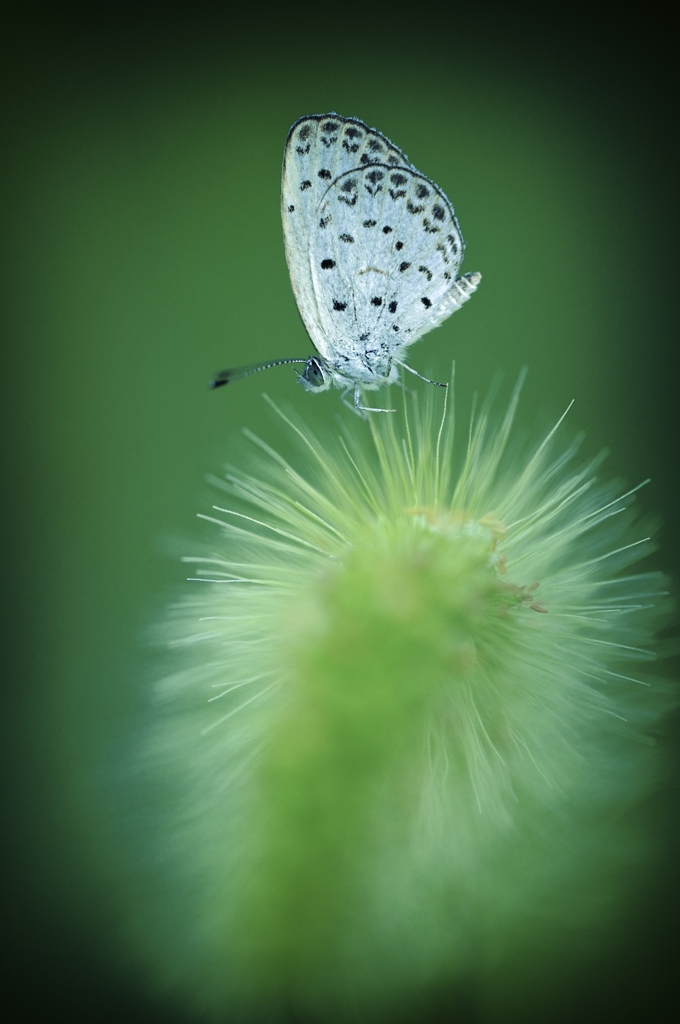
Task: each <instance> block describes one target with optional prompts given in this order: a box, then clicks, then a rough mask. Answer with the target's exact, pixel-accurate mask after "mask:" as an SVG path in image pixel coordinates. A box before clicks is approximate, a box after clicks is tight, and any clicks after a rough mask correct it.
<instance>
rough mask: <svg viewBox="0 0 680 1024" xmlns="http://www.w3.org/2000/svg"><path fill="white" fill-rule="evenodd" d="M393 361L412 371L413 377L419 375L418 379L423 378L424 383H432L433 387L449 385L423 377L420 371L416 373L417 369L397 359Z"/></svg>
mask: <svg viewBox="0 0 680 1024" xmlns="http://www.w3.org/2000/svg"><path fill="white" fill-rule="evenodd" d="M394 361H395V363H396V364H397V366H401V367H402V369H404V370H408V372H409V373H412V374H413V376H414V377H420V379H421V380H424V381H425V383H426V384H434V385H435V387H438V388H447V387H448V386H449V385H448V384H442V383H441V381H438V380H430V378H429V377H423V375H422V373H418V371H417V370H414V369H413V367H411V366H407V365H406V363H402V362H400V361H399V360H398V359H395V360H394ZM402 387H403V385H402ZM407 390H408V389H407Z"/></svg>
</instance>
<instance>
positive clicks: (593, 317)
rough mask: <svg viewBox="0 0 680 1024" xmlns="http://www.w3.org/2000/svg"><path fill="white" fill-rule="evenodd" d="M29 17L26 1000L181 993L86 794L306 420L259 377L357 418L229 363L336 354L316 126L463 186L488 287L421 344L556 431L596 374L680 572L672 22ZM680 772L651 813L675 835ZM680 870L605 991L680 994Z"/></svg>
mask: <svg viewBox="0 0 680 1024" xmlns="http://www.w3.org/2000/svg"><path fill="white" fill-rule="evenodd" d="M640 17H642V16H640ZM3 19H4V28H3V30H2V45H3V50H4V58H3V70H2V94H3V106H4V111H3V133H2V137H3V141H4V146H3V149H4V155H3V157H2V179H3V180H2V198H1V202H2V238H1V241H0V246H1V248H2V254H3V256H4V260H3V265H4V268H3V282H2V288H3V304H2V316H3V322H4V330H3V346H2V347H3V355H4V357H5V359H6V363H5V367H4V370H3V381H4V383H5V385H6V389H5V398H4V400H3V413H4V416H5V427H4V431H3V439H4V442H5V445H4V447H5V450H6V457H7V468H6V470H5V474H4V480H5V484H6V497H5V499H4V500H3V511H4V513H5V514H6V515H7V516H8V519H7V525H6V532H5V537H6V543H5V550H6V570H5V615H4V621H5V623H6V630H7V641H6V645H5V646H6V649H7V651H8V652H9V653H11V654H12V653H13V660H12V661H11V663H10V667H9V669H8V671H6V673H5V676H4V687H3V691H4V693H3V696H4V698H5V708H4V714H3V724H4V730H5V733H6V736H5V739H4V744H3V751H4V752H5V753H6V755H7V768H6V770H5V775H4V778H5V782H6V783H7V787H6V788H7V793H6V797H7V803H6V810H5V812H4V824H5V827H6V834H7V837H8V839H9V840H10V841H9V842H8V843H7V844H6V847H7V849H8V850H9V856H8V862H7V863H8V866H7V868H6V870H5V872H4V875H5V878H6V879H7V880H8V881H9V889H10V897H11V899H10V902H11V914H10V917H9V921H10V924H9V929H10V938H9V942H10V944H11V946H12V947H13V948H14V951H15V953H16V964H15V966H14V967H13V971H12V973H13V977H14V978H15V980H17V981H18V983H19V991H20V992H23V995H22V999H23V1002H24V1005H25V1007H26V1016H27V1017H28V1016H29V1010H30V1011H31V1012H32V1013H36V1012H38V1011H39V1012H41V1013H42V1014H43V1015H44V1016H43V1017H42V1019H45V1020H48V1019H53V1016H54V1017H56V1015H57V1013H58V1011H59V1010H63V1009H64V1008H68V1009H67V1012H68V1013H69V1015H70V1018H71V1019H72V1020H78V1021H79V1020H90V1019H92V1018H94V1017H96V1018H97V1019H99V1020H101V1019H109V1015H110V1017H111V1019H117V1018H118V1017H119V1016H120V1014H121V1013H125V1014H126V1015H128V1016H131V1015H133V1016H137V1017H138V1018H139V1019H143V1020H150V1021H151V1020H156V1019H159V1020H160V1019H163V1020H171V1019H174V1017H173V1014H174V1012H175V1011H174V1010H173V1009H172V1008H170V1007H167V1006H163V1005H162V1004H161V1003H160V1002H158V1001H156V1000H154V999H153V998H152V996H150V995H149V994H148V993H145V992H144V991H143V990H142V989H140V990H138V989H137V986H136V981H135V976H134V970H133V969H132V968H128V965H126V964H125V963H124V962H123V961H122V960H121V959H120V953H119V952H116V947H115V944H114V943H113V941H112V939H111V935H112V922H113V921H115V916H116V907H115V901H113V900H112V898H111V896H110V893H109V890H108V886H107V882H106V877H105V874H104V873H103V872H102V871H101V870H100V868H99V867H98V861H97V858H96V855H95V853H94V852H93V847H96V842H94V841H93V839H92V836H91V827H90V821H89V818H88V815H87V814H86V813H83V806H84V804H85V805H86V801H84V798H83V790H84V789H85V788H86V787H87V785H91V783H92V779H93V777H94V778H95V780H96V772H97V770H98V768H97V762H98V752H99V751H100V750H101V749H102V748H104V747H105V745H106V743H107V742H109V740H110V738H111V733H112V732H115V728H116V724H117V723H118V722H119V721H120V720H122V719H123V718H124V715H125V711H126V709H127V708H128V707H129V706H130V705H131V704H132V703H133V702H134V699H135V696H134V694H135V691H136V690H138V689H139V687H140V686H141V685H142V682H141V673H139V674H138V673H137V672H136V671H135V669H134V666H135V664H136V657H137V655H136V651H137V649H138V646H139V645H140V636H141V635H142V633H143V630H144V628H145V626H146V623H147V622H148V621H151V620H153V618H154V617H155V616H156V615H158V614H159V613H160V610H161V609H162V608H163V606H164V604H165V603H166V601H167V600H168V599H169V597H171V596H172V595H173V594H175V593H176V592H177V589H178V588H179V587H181V581H182V579H183V578H184V576H185V575H186V573H185V570H184V568H183V567H182V565H181V564H179V562H178V561H177V557H176V553H177V551H179V550H180V549H181V550H183V551H187V552H190V551H191V548H192V542H191V538H192V537H193V536H196V537H198V536H199V535H200V534H201V533H202V531H201V528H200V527H199V526H198V525H196V524H195V520H194V515H195V513H196V512H197V511H207V509H208V506H209V505H210V503H211V502H212V500H213V497H212V495H211V493H210V489H209V488H208V486H207V485H206V484H205V477H206V475H207V474H208V473H209V472H219V470H220V468H221V466H222V464H223V462H224V461H225V460H226V459H227V458H228V457H230V456H232V455H233V453H234V450H235V446H236V445H237V441H238V438H239V435H240V432H241V429H242V428H243V427H244V426H247V427H250V428H251V429H253V430H255V431H256V432H257V433H258V434H260V435H261V436H263V437H265V438H266V439H268V440H272V441H277V442H278V441H279V440H280V439H279V438H278V434H279V433H280V428H279V426H278V424H277V423H276V422H275V421H274V420H273V419H272V417H271V416H270V415H269V414H268V412H267V411H266V406H265V404H264V402H263V401H262V399H261V394H262V391H263V390H266V391H267V393H268V394H269V395H271V396H272V397H273V398H275V399H276V400H278V401H281V402H283V403H289V404H291V405H293V406H294V407H295V408H296V409H298V410H300V411H301V412H303V413H304V415H305V416H306V418H307V419H308V421H309V422H310V423H312V424H319V423H322V422H324V423H327V424H329V425H331V426H332V425H333V423H334V422H335V421H336V419H337V418H338V417H346V416H348V415H351V414H350V413H349V412H348V411H347V410H345V409H344V408H343V407H342V406H341V405H340V402H339V395H338V393H337V392H334V393H331V394H326V395H320V396H308V395H306V394H304V393H303V391H302V389H301V388H300V387H299V386H298V385H297V383H296V381H295V377H294V374H293V372H292V370H291V369H290V368H287V367H283V368H279V369H277V370H272V371H270V372H269V373H268V374H267V375H266V376H261V377H255V378H251V379H249V380H245V381H243V382H241V383H240V384H238V385H235V386H234V387H233V388H229V389H227V390H225V391H221V392H220V391H218V392H214V393H213V392H210V391H208V390H207V387H206V385H207V382H208V380H209V379H210V377H211V375H212V374H213V372H214V371H216V370H219V369H222V368H224V367H225V366H232V365H239V364H242V363H247V362H250V361H253V360H260V359H267V358H270V357H271V358H275V357H281V356H306V355H308V354H309V353H310V351H311V349H310V344H309V341H308V339H307V338H306V336H305V333H304V329H303V328H302V325H301V323H300V321H299V318H298V315H297V312H296V309H295V303H294V300H293V295H292V292H291V289H290V283H289V279H288V273H287V269H286V264H285V259H284V254H283V241H282V235H281V226H280V215H279V189H280V170H281V159H282V152H283V144H284V141H285V138H286V133H287V131H288V128H289V126H290V124H291V123H292V122H293V121H294V120H295V119H296V118H298V117H300V116H301V115H303V114H307V113H321V112H325V111H338V112H339V113H341V114H345V115H354V116H358V117H360V118H362V119H363V120H365V121H367V122H368V124H370V125H373V126H376V127H377V128H379V129H380V130H381V131H383V132H384V133H385V134H387V135H388V136H389V137H390V138H391V139H392V140H393V141H394V142H395V143H396V144H397V145H398V146H400V147H401V148H403V149H404V150H405V152H406V153H407V154H408V156H409V157H410V158H411V159H412V160H413V162H414V163H415V164H416V166H417V167H418V168H419V169H421V170H422V171H423V172H424V173H425V174H427V175H428V176H430V177H432V178H433V179H434V180H435V181H436V182H437V183H438V184H440V185H441V187H442V188H443V189H444V190H445V191H446V192H447V194H448V195H449V197H450V198H451V200H452V201H453V203H454V205H455V207H456V210H457V213H458V216H459V219H460V222H461V225H462V229H463V234H464V236H465V238H466V240H467V243H468V248H467V255H466V259H465V264H464V267H463V269H464V270H468V271H469V270H480V271H481V272H482V274H483V276H484V280H483V283H482V285H481V287H480V289H479V291H478V293H477V294H476V295H475V296H474V297H473V299H472V301H471V302H470V303H469V305H467V306H466V307H465V308H464V310H463V311H461V312H460V313H458V314H456V315H455V316H454V317H453V318H452V319H450V320H449V321H448V322H447V323H446V324H445V325H444V326H443V327H442V328H441V329H439V330H437V331H436V332H434V333H433V334H431V335H429V336H428V337H427V338H426V339H425V340H424V341H422V342H421V343H419V344H418V346H417V347H416V348H415V349H414V350H413V354H412V357H411V363H412V365H414V366H415V367H416V368H417V369H418V370H419V371H420V372H422V373H425V374H427V375H430V376H434V377H436V378H438V379H447V377H448V374H449V372H450V364H451V360H452V358H455V360H456V374H457V398H458V400H459V403H460V406H461V409H462V410H463V412H462V414H463V415H465V410H467V409H468V408H469V405H470V396H471V395H472V393H473V392H474V391H479V392H481V393H484V392H486V390H487V389H488V387H489V385H490V383H491V381H492V378H493V377H494V375H495V374H496V373H497V372H498V371H500V372H502V374H503V375H504V382H505V383H504V388H505V392H506V393H507V391H508V390H509V388H510V386H511V384H512V383H513V382H514V380H515V379H516V377H517V375H518V373H519V371H520V368H521V367H522V366H524V365H527V366H528V367H529V377H528V381H527V384H526V386H525V390H524V397H523V401H522V404H521V411H520V419H521V420H522V422H523V423H525V424H526V425H527V426H528V427H529V428H532V427H537V428H538V427H540V428H541V429H542V428H543V427H545V425H546V424H548V423H549V422H551V421H553V420H554V419H555V418H556V417H557V416H558V415H559V414H560V413H561V412H562V410H563V409H564V408H565V406H566V405H567V404H568V402H569V401H570V400H571V399H572V398H575V399H576V405H575V407H574V409H573V411H572V413H571V414H570V418H569V422H570V428H568V429H567V434H566V435H565V436H568V435H570V434H571V433H575V432H576V431H579V430H584V431H585V433H586V440H585V443H584V452H585V453H586V454H588V455H591V454H594V453H595V452H597V451H598V450H599V449H600V448H602V447H603V446H605V447H608V448H610V449H611V452H612V454H611V456H610V458H609V460H608V462H607V463H606V467H605V475H608V476H617V477H619V476H620V477H621V478H622V479H623V480H624V481H625V482H627V483H629V484H633V483H637V482H638V481H639V480H641V479H644V478H646V477H648V476H650V477H651V478H652V484H651V486H650V487H648V488H647V489H646V490H645V491H644V493H643V495H642V496H641V498H640V505H641V507H642V508H644V509H645V510H647V511H650V512H653V513H655V514H658V515H659V516H660V517H661V520H662V528H661V532H660V539H661V543H662V547H663V553H662V555H659V556H658V557H657V560H656V565H657V566H659V567H662V568H665V569H667V570H670V571H671V572H673V573H674V574H675V576H676V578H677V576H678V570H679V569H680V566H678V544H677V525H676V524H677V501H678V497H679V495H678V473H677V465H678V460H677V443H678V437H677V406H678V400H677V397H676V394H677V389H678V376H677V368H678V367H677V356H676V351H677V342H676V332H675V312H676V308H675V301H674V300H675V289H674V286H675V285H676V280H677V270H678V268H677V259H676V255H675V253H676V238H677V224H675V221H676V219H677V216H676V209H677V200H676V199H675V196H674V195H673V193H671V183H673V184H674V182H673V171H674V167H673V163H672V159H673V149H674V139H675V132H674V130H673V129H672V126H671V124H670V123H669V117H670V113H671V94H672V90H673V80H672V75H671V71H670V62H671V59H672V52H671V45H670V33H671V30H670V29H668V33H666V30H665V29H664V26H663V25H659V24H658V23H656V24H655V26H653V27H652V26H649V25H645V24H644V23H642V22H641V21H640V18H637V19H636V21H635V23H632V22H631V23H630V24H627V23H624V22H622V21H621V20H618V21H617V22H616V23H615V24H612V23H611V22H610V21H608V20H607V19H606V17H605V15H603V16H602V19H601V20H600V19H599V18H598V14H597V9H596V8H591V9H590V10H589V12H588V16H587V17H586V16H585V13H584V14H582V15H581V14H579V12H578V11H577V10H576V9H575V8H574V7H573V6H572V7H570V8H569V11H568V12H565V14H564V16H561V15H560V14H558V13H555V12H553V13H550V14H544V15H542V16H541V15H539V14H537V12H536V11H533V12H530V11H528V10H527V11H521V10H520V9H519V8H517V7H514V6H513V8H512V11H510V10H509V9H508V10H507V11H506V10H505V9H503V8H500V9H497V8H494V7H490V6H489V5H481V6H480V7H479V8H471V7H470V6H469V5H466V6H463V7H461V8H460V9H453V8H449V9H448V10H447V12H446V13H443V12H440V13H437V11H436V9H429V8H428V9H426V8H422V6H421V9H416V8H415V7H414V8H413V9H412V10H411V11H410V13H408V14H407V13H406V11H405V9H401V8H396V7H391V8H388V7H386V6H382V7H380V9H372V10H359V9H358V8H356V7H352V8H347V7H342V8H339V7H338V8H324V9H323V10H322V11H319V10H318V9H316V8H311V9H307V8H305V7H303V6H300V5H297V6H295V7H294V8H292V9H290V10H288V9H286V10H285V11H281V13H280V14H274V13H272V11H270V10H269V9H266V8H263V9H259V10H257V11H254V12H253V14H252V16H250V17H249V16H248V15H247V14H243V13H241V14H238V15H236V14H234V12H232V11H231V10H229V9H228V8H226V7H224V8H222V9H220V8H219V7H217V8H206V9H205V10H203V9H202V8H201V7H200V6H195V7H192V8H187V9H186V10H184V12H183V13H178V12H177V10H174V11H171V10H165V9H163V8H159V9H158V11H157V12H156V13H155V14H154V15H152V14H150V13H149V12H142V13H140V11H137V12H136V13H134V14H133V13H129V14H125V13H124V12H123V11H121V10H118V13H117V14H116V15H114V14H112V13H111V12H110V11H108V10H107V11H106V12H105V11H104V10H103V9H102V10H99V11H98V10H96V9H94V10H91V11H90V12H89V14H87V13H85V12H84V11H80V10H79V11H78V12H77V13H75V12H73V13H71V14H69V13H68V12H67V11H64V10H61V11H57V10H48V11H42V10H41V9H40V7H39V6H35V5H32V6H31V7H30V9H28V10H26V9H23V8H17V9H16V10H14V11H13V12H8V11H6V10H5V11H4V13H3ZM417 386H418V387H419V388H422V389H424V388H426V385H424V384H422V385H420V384H417ZM282 443H285V442H282ZM664 524H665V525H664ZM178 535H179V536H184V537H185V538H186V540H185V541H183V542H180V544H179V547H178V546H177V543H176V542H175V541H174V540H173V538H176V537H177V536H178ZM169 552H170V553H171V555H170V557H168V553H169ZM666 788H667V789H670V790H671V797H670V798H668V796H667V795H666V797H664V798H660V801H659V805H658V810H657V811H655V817H654V820H655V821H656V822H658V826H659V828H660V830H661V831H662V832H665V834H666V836H667V838H668V841H669V849H670V850H671V851H672V849H673V845H672V844H673V838H674V836H675V834H676V823H675V821H674V819H673V814H672V811H671V808H672V807H673V806H674V802H673V786H672V785H668V784H667V785H666ZM95 789H96V781H95ZM664 799H668V800H669V802H667V803H665V802H664ZM669 822H670V823H669ZM668 865H669V866H668V869H667V870H662V871H661V873H660V883H659V885H658V886H657V887H656V889H655V891H654V892H653V893H652V894H646V897H645V898H646V900H647V910H646V912H644V913H641V919H640V923H639V931H638V932H637V933H636V935H635V936H631V939H630V942H628V943H627V942H625V941H624V943H623V947H624V948H623V949H622V951H621V954H620V958H619V959H617V960H616V962H615V963H610V964H608V966H607V969H606V970H604V969H603V970H602V971H600V969H599V967H598V971H597V972H595V973H597V974H600V973H601V974H602V977H601V978H600V980H598V981H597V982H595V981H594V983H593V984H594V990H593V994H592V995H591V994H590V993H589V995H588V1005H589V1006H590V1005H592V1006H595V1005H596V1002H597V998H598V997H597V992H599V993H600V995H601V997H602V999H606V1000H611V999H612V998H614V1000H615V1005H619V1006H620V1007H624V1006H626V1005H627V1004H630V1002H631V1000H635V999H638V998H639V999H644V1000H647V1004H646V1005H649V1000H651V1001H652V1003H653V1004H654V1005H657V1004H658V1006H662V1005H663V1001H664V999H665V993H666V992H667V991H668V987H669V986H670V981H669V978H670V973H669V972H670V967H671V965H672V964H673V963H674V960H673V956H674V953H675V950H674V948H673V946H672V934H671V922H672V921H673V920H674V910H673V908H674V907H675V908H677V888H676V887H675V886H674V876H673V872H672V865H673V854H672V852H670V853H669V857H668ZM641 950H642V951H641ZM633 965H635V969H634V970H633V969H632V968H633ZM613 993H615V995H612V994H613ZM617 1001H618V1002H617ZM607 1005H612V1004H611V1003H608V1004H607ZM183 1019H184V1018H182V1016H181V1014H179V1012H178V1013H177V1020H178V1021H179V1020H183ZM555 1019H556V1018H555Z"/></svg>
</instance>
